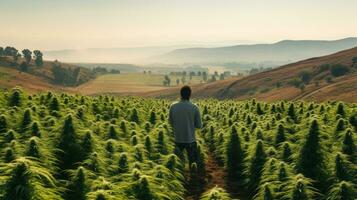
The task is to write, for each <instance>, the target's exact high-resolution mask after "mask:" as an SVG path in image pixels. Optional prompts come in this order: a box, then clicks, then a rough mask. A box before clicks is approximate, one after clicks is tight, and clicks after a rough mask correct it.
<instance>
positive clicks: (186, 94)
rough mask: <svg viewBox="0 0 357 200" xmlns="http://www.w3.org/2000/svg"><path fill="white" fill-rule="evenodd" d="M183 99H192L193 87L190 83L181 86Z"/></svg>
mask: <svg viewBox="0 0 357 200" xmlns="http://www.w3.org/2000/svg"><path fill="white" fill-rule="evenodd" d="M180 93H181V99H183V100H190V97H191V88H190V86H188V85H185V86H183V87H182V88H181V91H180Z"/></svg>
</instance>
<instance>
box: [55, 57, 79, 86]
mask: <svg viewBox="0 0 357 200" xmlns="http://www.w3.org/2000/svg"><path fill="white" fill-rule="evenodd" d="M51 71H52V74H53V82H54V83H55V84H58V85H64V86H76V85H78V84H79V83H80V80H79V75H80V71H81V68H80V67H76V68H69V67H62V66H61V63H60V62H58V61H55V62H54V63H53V65H52V68H51Z"/></svg>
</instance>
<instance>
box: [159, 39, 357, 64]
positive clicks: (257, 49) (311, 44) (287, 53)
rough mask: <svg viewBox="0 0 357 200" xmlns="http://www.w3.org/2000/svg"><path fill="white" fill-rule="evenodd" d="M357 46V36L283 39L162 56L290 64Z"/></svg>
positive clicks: (165, 59)
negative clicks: (321, 38)
mask: <svg viewBox="0 0 357 200" xmlns="http://www.w3.org/2000/svg"><path fill="white" fill-rule="evenodd" d="M355 46H357V38H345V39H341V40H333V41H327V40H283V41H280V42H277V43H273V44H254V45H236V46H229V47H219V48H185V49H177V50H174V51H172V52H170V53H168V54H165V55H163V56H161V57H160V61H161V62H165V63H186V62H187V63H227V62H238V63H271V64H274V63H275V64H282V63H283V64H288V63H291V62H296V61H298V60H303V59H307V58H311V57H316V56H323V55H327V54H331V53H334V52H337V51H342V50H344V49H349V48H353V47H355Z"/></svg>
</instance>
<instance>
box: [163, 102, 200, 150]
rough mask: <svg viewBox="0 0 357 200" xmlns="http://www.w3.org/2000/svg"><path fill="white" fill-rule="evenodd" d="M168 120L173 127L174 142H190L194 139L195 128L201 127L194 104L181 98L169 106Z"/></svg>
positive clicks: (198, 114)
mask: <svg viewBox="0 0 357 200" xmlns="http://www.w3.org/2000/svg"><path fill="white" fill-rule="evenodd" d="M169 121H170V124H171V125H172V127H173V129H174V135H175V142H178V143H191V142H195V141H196V137H195V128H201V126H202V122H201V116H200V112H199V109H198V107H197V106H196V105H194V104H192V103H191V102H190V101H188V100H181V101H179V102H177V103H174V104H172V105H171V107H170V112H169Z"/></svg>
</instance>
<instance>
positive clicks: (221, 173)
mask: <svg viewBox="0 0 357 200" xmlns="http://www.w3.org/2000/svg"><path fill="white" fill-rule="evenodd" d="M205 167H206V174H205V177H201V178H200V180H201V184H200V183H198V184H197V183H196V184H195V183H193V184H192V183H189V184H188V185H187V190H188V191H187V196H186V198H185V199H186V200H198V199H199V198H200V196H201V195H202V194H203V193H204V192H206V191H208V190H210V189H212V188H214V187H215V186H217V187H221V188H223V189H225V190H226V191H227V192H228V193H229V194H230V196H231V198H232V199H240V200H247V198H245V197H244V195H242V193H240V192H239V189H238V188H239V187H238V186H237V184H236V183H234V182H232V181H228V175H227V172H226V171H225V169H224V168H223V167H222V166H219V165H218V163H217V161H216V159H215V158H214V156H213V155H212V154H211V153H208V154H207V157H206V166H205Z"/></svg>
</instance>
